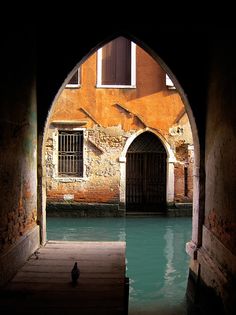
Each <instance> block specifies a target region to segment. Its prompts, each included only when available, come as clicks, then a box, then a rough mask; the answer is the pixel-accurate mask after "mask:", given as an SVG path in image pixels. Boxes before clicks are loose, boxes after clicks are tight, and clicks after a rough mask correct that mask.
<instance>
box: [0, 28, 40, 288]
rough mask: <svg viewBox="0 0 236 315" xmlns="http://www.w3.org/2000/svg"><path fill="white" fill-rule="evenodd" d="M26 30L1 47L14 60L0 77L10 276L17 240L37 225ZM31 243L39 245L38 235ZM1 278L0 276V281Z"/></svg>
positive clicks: (1, 228)
mask: <svg viewBox="0 0 236 315" xmlns="http://www.w3.org/2000/svg"><path fill="white" fill-rule="evenodd" d="M28 35H29V34H21V33H19V34H17V36H13V37H8V38H7V42H6V46H3V47H5V48H6V47H7V52H8V54H9V51H10V52H11V53H12V56H11V57H12V59H11V62H10V63H8V64H7V65H5V64H4V65H1V69H2V73H4V74H5V76H4V75H2V76H1V79H2V80H3V81H2V80H1V84H0V85H1V87H3V89H1V93H0V94H1V125H0V159H1V163H0V178H1V184H0V191H1V207H0V208H1V210H0V258H1V255H3V256H4V255H5V253H7V252H8V253H9V252H10V251H11V262H10V263H11V266H9V268H10V269H9V270H7V267H6V266H4V270H5V272H7V271H9V273H8V277H10V276H11V275H12V272H14V271H16V269H17V267H19V264H18V263H17V262H18V261H20V259H19V257H17V254H14V253H15V252H14V250H15V247H14V245H15V243H16V242H18V243H19V242H21V240H23V239H24V238H25V235H28V234H29V233H30V231H31V230H34V229H35V227H36V225H37V223H36V222H37V162H36V161H37V110H36V87H35V76H34V65H35V60H34V56H33V53H34V46H33V45H32V46H31V44H32V42H31V43H30V42H28V38H27V36H28ZM10 48H11V49H10ZM8 49H9V51H8ZM16 51H17V53H15V52H16ZM3 52H5V50H4V49H3ZM13 52H14V55H13ZM7 57H8V58H9V57H10V56H9V55H8V56H7ZM2 60H5V59H4V56H3V59H2ZM12 89H14V93H12ZM34 244H37V245H39V238H38V237H37V240H36V241H35V242H34ZM31 250H32V247H31V246H29V247H27V250H25V251H24V253H25V259H27V258H28V256H29V255H30V254H31ZM3 256H2V257H3ZM23 261H24V259H23ZM21 263H22V261H21ZM12 266H14V268H13V267H12ZM0 273H2V270H0ZM6 278H7V277H5V276H4V279H5V280H6ZM4 279H3V278H1V279H0V282H1V283H0V285H1V284H2V281H4Z"/></svg>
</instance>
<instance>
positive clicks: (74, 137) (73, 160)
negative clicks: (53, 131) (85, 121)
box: [58, 131, 83, 177]
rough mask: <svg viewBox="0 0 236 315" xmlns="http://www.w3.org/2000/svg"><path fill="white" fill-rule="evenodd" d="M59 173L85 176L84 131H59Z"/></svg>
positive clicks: (60, 174) (61, 174)
mask: <svg viewBox="0 0 236 315" xmlns="http://www.w3.org/2000/svg"><path fill="white" fill-rule="evenodd" d="M58 175H59V176H74V177H83V131H59V135H58Z"/></svg>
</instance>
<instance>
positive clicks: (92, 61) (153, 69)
mask: <svg viewBox="0 0 236 315" xmlns="http://www.w3.org/2000/svg"><path fill="white" fill-rule="evenodd" d="M96 84H97V53H94V54H93V55H91V56H90V57H89V58H88V59H87V60H86V61H85V62H84V63H83V64H82V65H81V86H80V87H79V88H65V89H64V90H63V92H62V93H61V95H60V97H59V98H58V99H57V101H56V103H55V104H54V107H53V111H52V113H51V117H50V121H51V122H52V124H51V126H50V128H49V131H48V135H47V137H48V141H47V150H46V151H47V157H46V159H47V162H46V165H47V166H48V178H47V198H48V201H63V200H64V199H63V198H64V196H65V195H66V194H70V195H71V196H72V197H71V198H72V200H73V201H77V202H87V203H90V202H104V203H119V200H120V190H121V187H120V185H121V184H120V180H121V173H120V165H119V156H120V155H121V152H122V150H123V149H124V145H125V143H126V141H127V139H128V138H129V137H130V136H131V135H133V134H135V133H136V132H138V131H140V130H143V131H145V130H151V131H153V132H154V133H156V134H159V135H161V136H162V138H163V139H165V141H166V143H167V144H168V145H169V146H170V148H171V150H173V152H174V154H175V151H176V148H177V147H178V146H179V145H183V144H184V145H186V146H187V145H188V144H192V136H191V129H190V125H189V121H188V118H187V115H186V113H185V110H184V105H183V103H182V101H181V98H180V96H179V94H178V92H177V90H170V89H168V87H167V86H166V82H165V72H164V71H163V69H162V68H161V67H160V66H159V65H158V64H157V62H156V61H155V60H154V59H153V58H152V57H151V56H150V55H148V54H147V53H146V52H145V51H144V50H143V49H141V48H140V47H138V46H137V47H136V88H120V89H119V88H97V87H96ZM71 120H73V121H74V122H75V125H73V128H74V127H77V128H78V127H80V128H85V130H86V131H87V134H86V139H85V147H86V149H85V155H84V157H85V178H84V179H81V180H69V181H65V180H64V181H63V180H60V179H58V178H55V177H56V176H55V174H54V173H53V168H54V165H53V162H52V160H53V150H56V148H55V144H54V145H53V142H54V140H53V133H54V130H55V128H58V129H61V128H68V129H69V128H71V126H70V125H69V124H68V125H65V121H71ZM60 121H64V124H63V125H60ZM76 122H78V126H76ZM178 126H180V127H181V128H182V129H181V130H182V132H180V133H179V132H176V130H177V129H176V128H177V127H178ZM54 136H55V135H54ZM89 140H90V141H89ZM94 143H95V146H93V144H94ZM96 146H97V147H96ZM99 149H101V150H100V151H99ZM54 162H55V161H54ZM177 162H178V161H177ZM188 162H189V161H188V155H187V156H184V157H182V159H180V161H179V163H176V171H175V173H176V178H175V187H174V190H175V196H176V200H177V201H191V198H192V194H191V189H192V188H190V194H189V197H187V196H183V194H182V191H183V187H182V186H183V185H184V184H183V168H184V166H186V163H188ZM177 177H178V178H177ZM180 177H181V178H180ZM188 187H191V184H189V185H188Z"/></svg>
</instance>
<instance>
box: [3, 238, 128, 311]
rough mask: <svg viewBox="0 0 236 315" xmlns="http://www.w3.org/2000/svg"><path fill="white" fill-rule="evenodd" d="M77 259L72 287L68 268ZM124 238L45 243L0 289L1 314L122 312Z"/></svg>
mask: <svg viewBox="0 0 236 315" xmlns="http://www.w3.org/2000/svg"><path fill="white" fill-rule="evenodd" d="M76 261H77V262H78V266H79V268H80V271H81V274H80V278H79V281H78V284H77V285H76V286H73V285H72V283H71V274H70V272H71V269H72V267H73V265H74V262H76ZM124 287H125V242H63V241H49V242H48V243H47V244H46V246H44V247H41V248H40V249H39V251H38V254H36V255H32V256H31V258H30V259H29V260H28V261H27V262H26V264H25V265H24V266H23V268H21V270H19V272H18V273H17V274H16V276H15V277H14V278H13V280H12V281H11V283H9V285H8V286H7V287H6V288H5V289H4V291H3V292H1V297H0V310H1V314H2V315H5V314H17V315H18V314H24V315H27V314H33V315H49V314H50V315H54V314H55V315H70V314H73V315H75V314H80V315H90V314H91V315H92V314H93V315H98V314H102V315H113V314H114V315H118V314H119V315H121V314H122V315H123V314H125V293H124V292H125V288H124Z"/></svg>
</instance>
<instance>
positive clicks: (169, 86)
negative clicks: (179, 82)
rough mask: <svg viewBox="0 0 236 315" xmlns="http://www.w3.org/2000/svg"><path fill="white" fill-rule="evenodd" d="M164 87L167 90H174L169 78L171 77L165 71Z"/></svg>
mask: <svg viewBox="0 0 236 315" xmlns="http://www.w3.org/2000/svg"><path fill="white" fill-rule="evenodd" d="M166 87H167V89H168V90H176V87H175V85H174V83H173V81H172V80H171V78H170V77H169V75H168V74H167V73H166Z"/></svg>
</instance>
